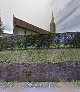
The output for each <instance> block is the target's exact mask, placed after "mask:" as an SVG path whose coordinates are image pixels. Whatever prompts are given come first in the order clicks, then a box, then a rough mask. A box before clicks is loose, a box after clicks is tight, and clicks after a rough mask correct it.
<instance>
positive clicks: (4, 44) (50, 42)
mask: <svg viewBox="0 0 80 92" xmlns="http://www.w3.org/2000/svg"><path fill="white" fill-rule="evenodd" d="M29 48H30V49H31V48H35V49H42V48H43V49H44V48H80V33H79V32H74V33H73V32H68V33H57V34H46V35H44V34H38V35H24V36H22V35H21V36H10V37H0V50H8V49H11V50H14V49H29Z"/></svg>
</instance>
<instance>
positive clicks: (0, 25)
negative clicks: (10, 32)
mask: <svg viewBox="0 0 80 92" xmlns="http://www.w3.org/2000/svg"><path fill="white" fill-rule="evenodd" d="M3 30H4V28H3V26H2V21H1V17H0V34H1V33H3V32H4V31H3Z"/></svg>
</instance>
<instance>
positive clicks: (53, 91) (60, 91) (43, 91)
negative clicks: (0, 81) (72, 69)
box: [0, 88, 80, 92]
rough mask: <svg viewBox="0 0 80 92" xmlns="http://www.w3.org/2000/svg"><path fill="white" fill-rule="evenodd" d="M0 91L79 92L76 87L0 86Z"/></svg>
mask: <svg viewBox="0 0 80 92" xmlns="http://www.w3.org/2000/svg"><path fill="white" fill-rule="evenodd" d="M0 92H80V89H77V88H75V89H74V88H68V89H66V88H6V89H3V88H0Z"/></svg>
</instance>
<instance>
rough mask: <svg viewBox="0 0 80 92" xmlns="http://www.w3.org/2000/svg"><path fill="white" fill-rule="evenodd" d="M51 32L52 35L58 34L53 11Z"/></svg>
mask: <svg viewBox="0 0 80 92" xmlns="http://www.w3.org/2000/svg"><path fill="white" fill-rule="evenodd" d="M50 32H51V33H56V28H55V22H54V17H53V11H52V19H51V23H50Z"/></svg>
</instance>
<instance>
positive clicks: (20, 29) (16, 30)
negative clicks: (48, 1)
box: [13, 13, 55, 36]
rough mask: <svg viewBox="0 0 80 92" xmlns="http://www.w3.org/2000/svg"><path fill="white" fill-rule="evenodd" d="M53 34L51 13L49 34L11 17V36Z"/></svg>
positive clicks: (53, 25) (53, 27)
mask: <svg viewBox="0 0 80 92" xmlns="http://www.w3.org/2000/svg"><path fill="white" fill-rule="evenodd" d="M54 32H55V23H54V17H53V13H52V20H51V23H50V32H49V31H46V30H44V29H41V28H39V27H37V26H34V25H32V24H30V23H27V22H25V21H23V20H20V19H18V18H16V17H14V16H13V35H15V36H17V35H36V34H49V33H54Z"/></svg>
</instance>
